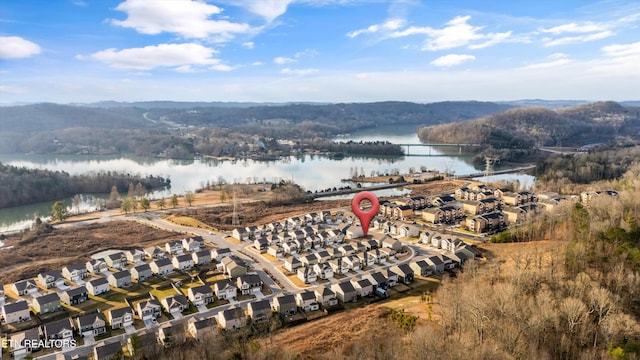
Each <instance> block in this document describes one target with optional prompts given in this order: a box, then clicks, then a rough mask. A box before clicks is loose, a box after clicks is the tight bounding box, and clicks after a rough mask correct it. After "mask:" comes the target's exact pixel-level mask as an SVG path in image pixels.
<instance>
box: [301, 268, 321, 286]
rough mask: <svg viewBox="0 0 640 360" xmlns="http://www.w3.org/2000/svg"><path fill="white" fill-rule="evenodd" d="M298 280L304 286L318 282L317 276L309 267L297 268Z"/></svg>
mask: <svg viewBox="0 0 640 360" xmlns="http://www.w3.org/2000/svg"><path fill="white" fill-rule="evenodd" d="M297 276H298V279H300V280H302V281H303V282H304V283H305V284H309V283H312V282H315V281H316V280H318V274H317V273H316V272H315V271H314V270H313V268H312V267H310V266H305V267H299V268H298V271H297Z"/></svg>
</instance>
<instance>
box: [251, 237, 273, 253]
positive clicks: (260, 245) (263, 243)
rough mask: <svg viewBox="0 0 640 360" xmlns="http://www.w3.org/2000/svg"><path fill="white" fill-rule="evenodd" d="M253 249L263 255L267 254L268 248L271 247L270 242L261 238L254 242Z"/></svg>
mask: <svg viewBox="0 0 640 360" xmlns="http://www.w3.org/2000/svg"><path fill="white" fill-rule="evenodd" d="M253 247H254V248H256V250H258V251H259V252H260V253H261V254H264V253H265V252H267V248H268V247H269V240H267V238H264V237H261V238H257V239H255V240H253Z"/></svg>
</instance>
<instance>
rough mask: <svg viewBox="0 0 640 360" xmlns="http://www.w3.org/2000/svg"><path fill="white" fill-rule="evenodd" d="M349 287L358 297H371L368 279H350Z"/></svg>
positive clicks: (371, 287) (371, 290) (371, 291)
mask: <svg viewBox="0 0 640 360" xmlns="http://www.w3.org/2000/svg"><path fill="white" fill-rule="evenodd" d="M351 285H353V288H354V289H355V290H356V294H357V295H358V296H360V297H365V296H370V295H373V285H371V281H369V279H361V278H358V277H354V278H351Z"/></svg>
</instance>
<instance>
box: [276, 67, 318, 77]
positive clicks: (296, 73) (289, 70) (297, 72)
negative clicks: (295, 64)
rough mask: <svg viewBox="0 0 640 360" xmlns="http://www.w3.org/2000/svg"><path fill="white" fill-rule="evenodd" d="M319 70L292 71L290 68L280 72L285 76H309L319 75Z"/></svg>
mask: <svg viewBox="0 0 640 360" xmlns="http://www.w3.org/2000/svg"><path fill="white" fill-rule="evenodd" d="M318 71H319V70H318V69H290V68H284V69H282V70H280V73H281V74H285V75H309V74H314V73H317V72H318Z"/></svg>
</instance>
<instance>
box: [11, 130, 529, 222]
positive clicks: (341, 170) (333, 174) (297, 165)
mask: <svg viewBox="0 0 640 360" xmlns="http://www.w3.org/2000/svg"><path fill="white" fill-rule="evenodd" d="M335 140H337V141H348V140H353V141H361V140H362V141H375V140H386V141H390V142H392V143H397V144H418V143H420V141H419V139H418V136H417V134H416V128H415V127H411V126H400V127H398V126H396V127H378V128H372V129H365V130H362V131H358V132H354V133H352V134H345V135H343V136H340V137H337V138H336V139H335ZM405 150H406V149H405ZM410 153H411V154H412V155H418V154H431V155H436V156H403V157H345V158H344V159H340V160H334V159H329V158H327V157H323V156H317V155H316V156H314V155H304V156H298V157H296V156H292V157H287V158H284V159H281V160H276V161H254V160H237V161H219V160H214V159H196V160H174V159H159V158H149V157H136V156H126V155H116V156H92V155H89V156H79V155H23V154H0V162H3V163H5V164H9V165H14V166H23V167H27V168H38V169H49V170H60V171H66V172H68V173H70V174H72V175H74V174H82V173H86V172H90V171H96V172H97V171H109V170H110V171H117V172H124V173H130V174H140V175H142V176H146V175H154V176H163V177H168V178H170V179H171V189H168V190H164V191H156V192H154V193H152V194H149V196H150V197H151V198H160V197H168V196H171V194H173V193H176V194H183V193H184V192H186V191H193V190H195V189H197V188H199V187H202V186H203V185H204V184H206V183H207V182H208V181H209V182H211V183H216V182H217V181H218V179H219V178H223V179H225V180H226V182H227V183H245V182H247V181H250V182H255V181H265V180H266V181H268V182H273V181H280V180H292V181H294V182H296V183H298V184H300V185H301V186H302V187H304V188H305V189H306V190H311V191H315V190H321V189H326V188H332V187H340V186H345V184H344V183H342V182H341V181H340V180H341V179H344V178H349V177H350V176H351V174H352V173H353V172H354V171H357V172H358V173H362V172H364V174H365V175H371V174H372V173H379V174H387V173H392V172H394V171H399V172H401V173H405V172H407V171H408V170H409V169H410V168H413V169H414V170H416V171H418V170H420V168H421V167H426V168H427V169H429V170H431V169H436V170H440V171H445V170H448V171H451V172H454V173H455V174H457V175H462V174H470V173H475V172H477V170H476V169H474V168H473V166H472V165H471V159H472V158H473V155H470V154H464V153H462V154H460V153H459V149H458V148H457V147H411V148H410ZM518 176H519V177H522V176H521V175H517V176H516V177H518ZM511 178H513V176H512V177H511ZM522 181H525V182H526V181H532V178H531V177H528V178H527V177H526V176H525V178H524V179H523V180H521V182H522ZM394 191H395V190H393V189H391V190H388V192H389V193H388V194H386V193H385V194H380V195H391V194H392V193H393V192H394ZM100 197H101V196H97V197H95V196H90V195H85V196H83V197H82V199H83V201H82V205H81V210H91V209H94V208H95V207H96V198H100ZM104 197H106V195H104V196H102V198H104ZM62 200H65V201H66V202H67V203H68V204H69V205H70V204H71V199H62ZM51 204H52V202H44V203H39V204H31V205H26V206H19V207H14V208H9V209H0V232H5V231H11V230H17V229H20V228H24V227H28V226H30V225H31V222H32V220H33V218H34V216H40V217H46V216H47V214H48V213H49V212H50V210H51Z"/></svg>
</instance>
